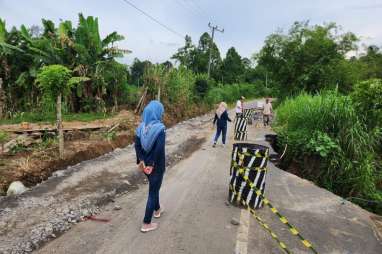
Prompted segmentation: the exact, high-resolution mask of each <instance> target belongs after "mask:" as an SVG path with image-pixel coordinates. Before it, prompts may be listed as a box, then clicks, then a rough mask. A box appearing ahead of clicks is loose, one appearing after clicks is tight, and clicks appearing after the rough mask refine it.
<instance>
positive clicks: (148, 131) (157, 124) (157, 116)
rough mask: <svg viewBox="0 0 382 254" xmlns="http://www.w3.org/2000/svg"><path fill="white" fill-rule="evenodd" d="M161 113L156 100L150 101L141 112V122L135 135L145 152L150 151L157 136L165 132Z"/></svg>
mask: <svg viewBox="0 0 382 254" xmlns="http://www.w3.org/2000/svg"><path fill="white" fill-rule="evenodd" d="M163 113H164V107H163V105H162V103H160V102H159V101H157V100H154V101H151V102H150V103H149V104H148V105H147V106H146V107H145V109H144V110H143V113H142V122H141V123H140V124H139V126H138V128H137V130H136V134H137V136H138V138H139V139H140V141H141V145H142V148H143V150H145V151H146V152H150V151H151V149H152V148H153V146H154V143H155V141H156V140H157V138H158V136H159V134H160V133H161V132H162V131H164V130H165V126H164V124H163V123H162V117H163Z"/></svg>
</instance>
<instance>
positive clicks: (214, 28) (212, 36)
mask: <svg viewBox="0 0 382 254" xmlns="http://www.w3.org/2000/svg"><path fill="white" fill-rule="evenodd" d="M208 27H209V28H211V43H210V58H209V60H208V78H210V74H211V57H212V45H213V43H214V35H215V30H216V31H218V32H221V33H224V28H223V29H222V30H220V29H219V27H218V26H212V25H211V23H208Z"/></svg>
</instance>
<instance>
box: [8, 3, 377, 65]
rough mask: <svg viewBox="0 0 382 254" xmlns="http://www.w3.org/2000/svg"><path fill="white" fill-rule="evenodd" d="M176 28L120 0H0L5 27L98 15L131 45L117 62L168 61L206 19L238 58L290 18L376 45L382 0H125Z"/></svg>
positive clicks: (105, 29)
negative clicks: (332, 28)
mask: <svg viewBox="0 0 382 254" xmlns="http://www.w3.org/2000/svg"><path fill="white" fill-rule="evenodd" d="M126 1H129V2H131V3H133V4H134V5H136V6H137V7H138V8H140V9H141V10H143V11H145V12H146V13H148V14H149V15H151V16H152V17H154V18H155V19H157V20H159V21H160V22H161V23H162V24H164V25H166V26H167V27H169V28H170V29H172V30H173V31H175V32H176V33H173V32H170V31H168V30H166V29H165V28H163V27H162V26H160V25H158V24H157V23H155V22H153V21H152V20H151V19H149V18H148V17H146V16H144V15H143V14H142V13H140V12H139V11H137V10H136V9H134V8H133V7H132V6H130V5H128V4H127V3H126V2H124V0H103V1H102V0H60V1H58V0H0V18H1V19H5V21H6V23H7V27H8V28H10V27H11V26H16V27H20V25H22V24H25V25H27V26H31V25H41V19H42V18H45V19H51V20H52V21H54V22H55V23H58V22H59V20H60V19H62V20H71V21H72V22H73V23H74V24H76V23H77V22H78V13H80V12H81V13H83V14H84V15H85V16H95V17H98V18H99V25H100V32H101V35H102V36H105V35H107V34H109V33H111V32H113V31H117V32H118V33H119V34H122V35H123V36H125V40H124V41H122V42H120V43H119V47H120V48H124V49H129V50H132V53H131V54H129V55H127V56H126V57H125V58H124V59H122V62H125V63H128V64H129V63H131V62H132V61H133V59H134V58H135V57H137V58H139V59H141V60H144V59H148V60H150V61H152V62H164V61H166V60H168V59H169V58H170V57H171V56H172V55H173V54H174V53H175V52H176V50H177V49H178V48H180V47H182V46H183V45H184V35H186V34H188V35H190V36H191V38H192V39H193V42H194V43H197V41H198V39H199V37H200V35H201V34H202V33H204V32H210V30H209V28H208V23H209V22H211V23H212V24H214V25H218V26H219V28H224V33H219V32H217V33H216V35H215V42H216V43H217V45H218V47H219V49H220V52H221V54H222V56H224V55H225V54H226V52H227V50H228V48H230V47H232V46H234V47H235V48H236V49H237V51H238V52H239V54H240V55H242V56H243V57H251V56H252V55H253V54H254V53H255V52H258V51H259V50H260V49H261V47H262V46H263V44H264V40H265V39H266V37H267V36H268V35H270V34H271V33H273V32H275V31H277V30H279V29H283V30H284V31H287V30H288V29H289V28H290V27H291V25H292V24H293V23H294V22H295V21H306V20H309V21H310V24H312V25H314V24H324V23H328V22H336V23H337V24H338V25H340V26H341V27H342V29H343V31H344V32H347V31H351V32H354V33H356V34H357V35H358V36H360V38H361V43H362V44H367V45H369V44H375V45H378V46H382V29H381V27H382V0H362V1H361V0H314V1H313V0H268V1H264V0H263V1H261V0H236V1H233V0H208V1H207V0H126Z"/></svg>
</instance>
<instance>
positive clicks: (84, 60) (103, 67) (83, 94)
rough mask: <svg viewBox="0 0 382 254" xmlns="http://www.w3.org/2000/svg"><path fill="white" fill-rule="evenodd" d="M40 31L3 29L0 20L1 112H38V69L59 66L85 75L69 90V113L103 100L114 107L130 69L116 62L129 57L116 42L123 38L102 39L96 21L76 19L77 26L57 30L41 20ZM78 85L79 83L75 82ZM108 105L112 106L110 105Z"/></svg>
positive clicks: (60, 26)
mask: <svg viewBox="0 0 382 254" xmlns="http://www.w3.org/2000/svg"><path fill="white" fill-rule="evenodd" d="M42 25H43V27H42V28H41V29H40V28H39V27H37V28H36V27H32V28H29V29H27V28H26V27H25V26H21V28H20V29H16V28H12V29H11V30H10V31H7V30H6V27H5V22H4V21H1V22H0V74H1V78H2V81H3V86H2V89H4V90H5V95H6V98H5V110H6V111H8V112H9V113H12V112H15V111H27V110H29V109H31V108H36V105H39V104H40V100H41V97H42V94H41V91H40V89H39V88H38V87H37V85H36V83H35V82H34V80H35V79H36V76H37V73H38V71H39V69H40V68H42V67H43V66H46V65H53V64H60V65H62V66H65V67H66V68H68V69H69V70H70V71H72V72H73V75H74V76H78V77H88V79H86V80H82V81H81V82H79V84H78V85H77V86H76V87H75V88H72V89H71V91H70V95H69V96H68V98H67V108H68V110H70V111H72V112H80V111H91V110H95V109H96V108H97V106H101V107H104V106H105V102H106V103H107V102H112V103H113V104H112V105H114V106H117V103H118V99H119V100H120V103H124V101H123V98H122V97H120V96H119V95H121V94H122V92H123V90H124V89H125V87H126V85H127V82H126V80H127V77H128V69H127V67H126V66H125V65H122V64H120V63H118V62H117V61H116V60H115V58H116V57H120V56H122V55H123V54H124V53H127V51H126V50H121V49H118V48H117V47H115V46H114V43H116V42H118V41H120V40H122V39H123V36H121V35H119V34H118V33H116V32H113V33H111V34H108V35H107V36H106V37H105V38H103V39H102V38H101V36H100V33H99V26H98V19H97V18H93V17H87V18H85V17H84V16H83V15H82V14H80V15H79V22H78V26H77V27H73V25H72V23H71V22H70V21H62V22H61V23H60V24H58V26H57V27H56V26H55V24H54V23H53V22H52V21H50V20H44V19H43V20H42ZM79 81H80V80H79ZM109 105H110V104H109Z"/></svg>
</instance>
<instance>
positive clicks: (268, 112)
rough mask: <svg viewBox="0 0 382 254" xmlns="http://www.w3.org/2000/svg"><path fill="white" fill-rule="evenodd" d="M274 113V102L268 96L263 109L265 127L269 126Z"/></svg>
mask: <svg viewBox="0 0 382 254" xmlns="http://www.w3.org/2000/svg"><path fill="white" fill-rule="evenodd" d="M272 114H273V108H272V103H271V102H270V100H269V99H268V98H267V99H266V100H265V105H264V109H263V121H264V127H266V126H269V121H270V117H271V115H272Z"/></svg>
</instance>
